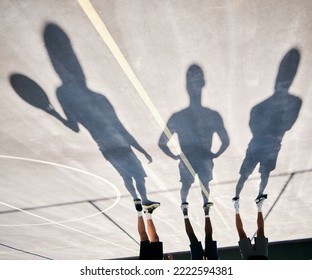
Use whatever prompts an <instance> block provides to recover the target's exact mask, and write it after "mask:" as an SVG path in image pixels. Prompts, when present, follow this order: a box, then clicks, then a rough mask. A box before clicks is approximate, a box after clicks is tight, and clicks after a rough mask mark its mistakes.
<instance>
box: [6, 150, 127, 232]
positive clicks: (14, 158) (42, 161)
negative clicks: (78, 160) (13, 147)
mask: <svg viewBox="0 0 312 280" xmlns="http://www.w3.org/2000/svg"><path fill="white" fill-rule="evenodd" d="M0 158H3V159H12V160H20V161H28V162H34V163H40V164H46V165H51V166H56V167H62V168H65V169H68V170H72V171H75V172H79V173H82V174H86V175H88V176H92V177H94V178H96V179H98V180H100V181H102V182H104V183H106V184H108V185H109V186H110V187H112V189H114V190H115V192H116V200H115V201H114V203H113V204H112V205H111V206H109V207H107V208H106V209H104V210H102V211H100V212H96V213H95V214H92V215H89V216H85V217H80V218H76V219H71V220H65V221H59V222H55V221H53V223H58V224H62V223H68V222H74V221H81V220H84V219H88V218H91V217H94V216H97V215H100V214H102V213H104V212H106V211H108V210H110V209H112V208H113V207H115V206H116V205H117V204H118V203H119V201H120V198H121V194H120V191H119V189H118V188H117V187H116V186H115V185H113V184H112V183H111V182H110V181H108V180H106V179H104V178H102V177H100V176H98V175H95V174H93V173H90V172H88V171H84V170H81V169H78V168H74V167H70V166H67V165H63V164H59V163H54V162H49V161H44V160H37V159H31V158H24V157H16V156H8V155H0ZM0 203H1V202H0ZM11 208H12V207H11ZM18 209H19V208H18ZM49 224H51V223H40V224H16V225H1V224H0V227H23V226H44V225H49Z"/></svg>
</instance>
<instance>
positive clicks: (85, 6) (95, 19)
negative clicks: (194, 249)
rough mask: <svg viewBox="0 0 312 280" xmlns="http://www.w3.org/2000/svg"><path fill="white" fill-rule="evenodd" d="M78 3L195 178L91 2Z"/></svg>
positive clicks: (87, 0)
mask: <svg viewBox="0 0 312 280" xmlns="http://www.w3.org/2000/svg"><path fill="white" fill-rule="evenodd" d="M78 2H79V4H80V6H81V8H82V10H83V11H84V12H85V14H86V15H87V17H88V18H89V20H90V21H91V23H92V24H93V26H94V28H95V29H96V30H97V32H98V33H99V35H100V36H101V38H102V39H103V41H104V42H105V44H106V45H107V47H108V48H109V50H110V51H111V53H112V54H113V56H114V57H115V59H116V60H117V62H118V64H119V65H120V67H121V68H122V70H123V71H124V73H125V74H126V76H127V77H128V79H129V80H130V82H131V83H132V85H133V86H134V88H135V89H136V91H137V93H138V94H139V95H140V97H141V98H142V100H143V102H144V103H145V105H146V106H147V108H148V109H149V111H150V112H151V113H152V115H153V117H154V118H155V120H156V122H157V123H158V124H159V126H160V127H161V129H162V130H163V131H164V133H165V134H166V136H167V137H168V139H171V140H172V145H173V147H174V149H175V150H176V151H177V152H179V155H180V157H181V160H182V161H183V162H184V164H185V165H186V166H187V168H188V170H189V171H190V172H191V174H192V176H193V177H195V176H196V173H195V171H194V169H193V167H192V166H191V164H190V162H189V161H188V159H187V158H186V156H185V155H184V153H183V152H181V151H180V149H179V145H178V143H177V141H175V139H174V138H173V137H172V133H171V132H170V130H169V129H168V127H167V126H166V124H165V122H164V120H163V119H162V117H161V115H160V114H159V112H158V110H157V109H156V107H155V106H154V104H153V102H152V101H151V99H150V97H149V96H148V94H147V92H146V91H145V89H144V87H143V86H142V84H141V82H140V81H139V79H138V78H137V76H136V75H135V73H134V71H133V70H132V68H131V66H130V65H129V63H128V61H127V60H126V58H125V57H124V55H123V54H122V52H121V50H120V49H119V47H118V45H117V44H116V42H115V40H114V39H113V37H112V36H111V34H110V32H109V31H108V29H107V27H106V25H105V24H104V22H103V21H102V20H101V18H100V16H99V15H98V13H97V12H96V10H95V9H94V7H93V5H92V4H91V2H90V1H89V0H78ZM199 185H200V187H201V189H202V191H203V193H204V194H205V195H206V196H207V198H208V199H209V196H210V194H209V193H208V192H207V190H206V189H205V187H204V185H203V184H202V182H201V181H200V180H199ZM215 210H216V212H217V213H218V215H219V217H220V218H221V220H222V221H223V223H224V224H225V226H226V227H227V228H228V229H229V228H230V227H229V225H228V224H227V222H226V221H225V219H224V218H223V217H222V215H221V213H220V212H219V210H218V208H217V207H215Z"/></svg>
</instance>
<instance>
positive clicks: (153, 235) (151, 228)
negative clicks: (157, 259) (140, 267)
mask: <svg viewBox="0 0 312 280" xmlns="http://www.w3.org/2000/svg"><path fill="white" fill-rule="evenodd" d="M158 206H159V205H152V206H147V207H146V206H144V212H145V214H146V223H147V232H148V236H149V240H150V242H159V236H158V234H157V231H156V227H155V225H154V222H153V218H152V213H153V211H154V210H155V209H156V208H157V207H158Z"/></svg>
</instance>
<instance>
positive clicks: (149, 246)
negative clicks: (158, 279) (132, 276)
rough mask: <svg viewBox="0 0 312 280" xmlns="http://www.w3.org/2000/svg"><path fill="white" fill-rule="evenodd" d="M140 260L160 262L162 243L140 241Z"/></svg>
mask: <svg viewBox="0 0 312 280" xmlns="http://www.w3.org/2000/svg"><path fill="white" fill-rule="evenodd" d="M139 259H140V260H162V259H163V244H162V242H150V241H149V240H147V241H142V242H141V243H140V256H139Z"/></svg>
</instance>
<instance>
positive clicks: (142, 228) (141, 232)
mask: <svg viewBox="0 0 312 280" xmlns="http://www.w3.org/2000/svg"><path fill="white" fill-rule="evenodd" d="M138 232H139V235H140V241H141V242H143V241H147V240H148V235H147V233H146V230H145V223H144V219H143V217H142V216H138Z"/></svg>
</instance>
